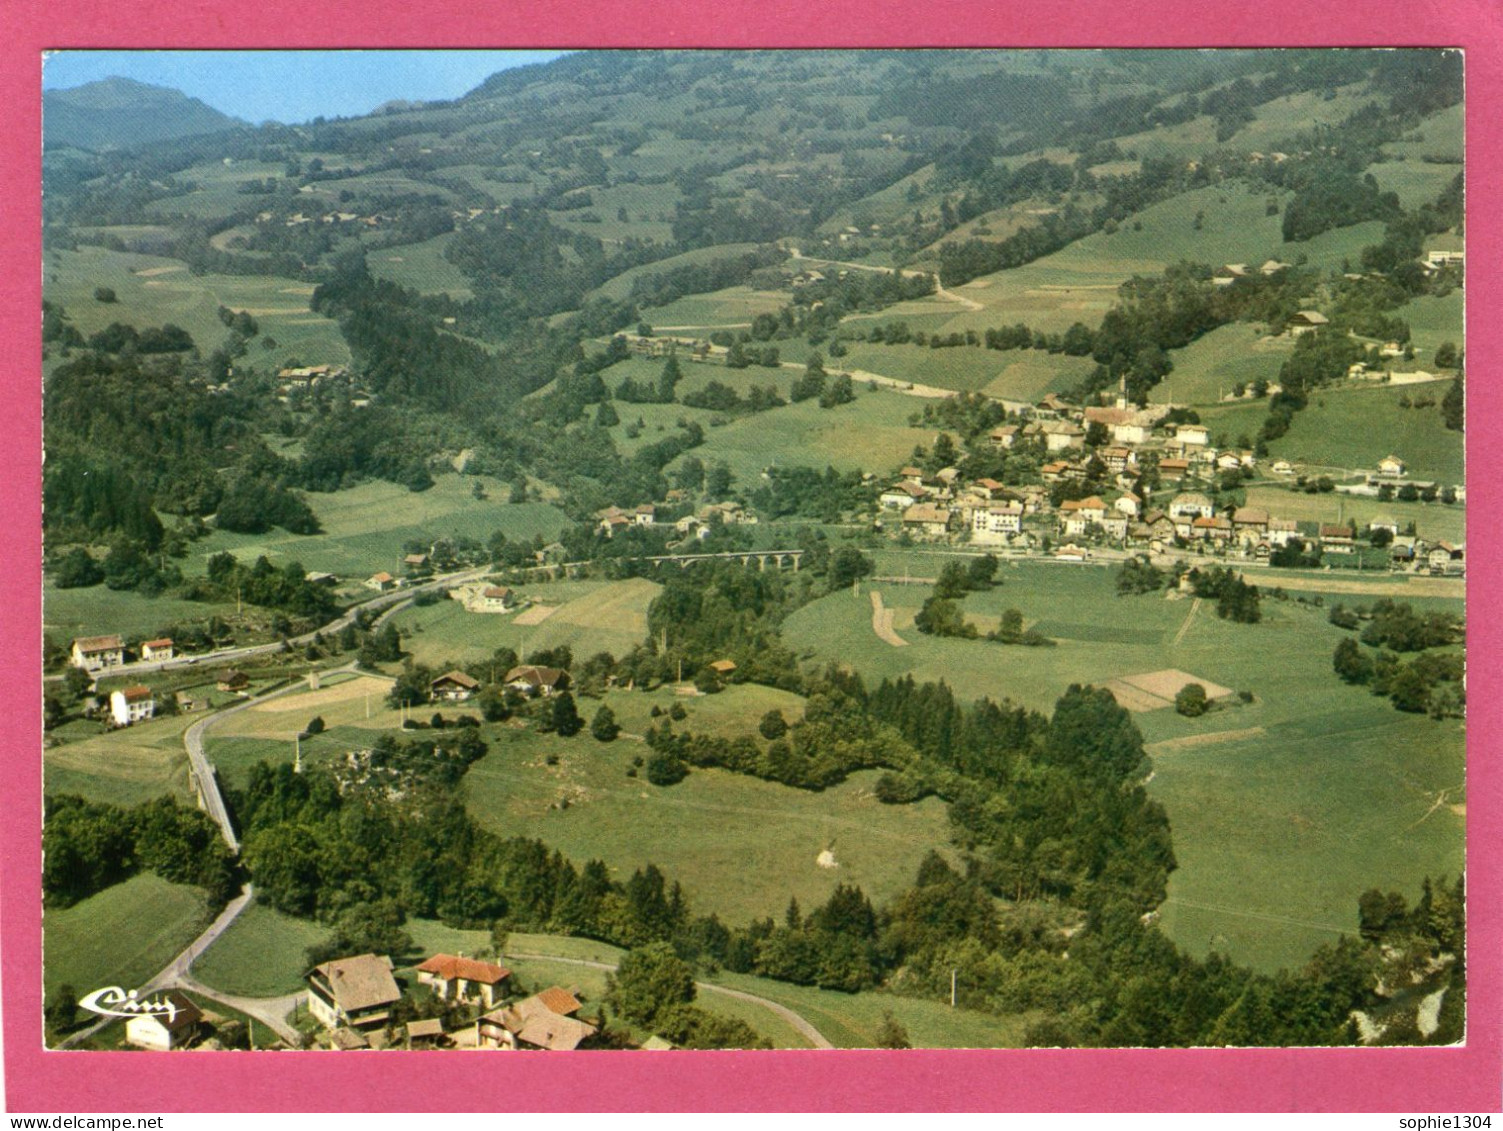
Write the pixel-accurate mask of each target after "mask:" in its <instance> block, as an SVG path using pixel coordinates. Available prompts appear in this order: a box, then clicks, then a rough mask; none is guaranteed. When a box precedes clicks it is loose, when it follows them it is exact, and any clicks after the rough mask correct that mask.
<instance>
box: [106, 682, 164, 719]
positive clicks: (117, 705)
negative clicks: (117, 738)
mask: <svg viewBox="0 0 1503 1131" xmlns="http://www.w3.org/2000/svg"><path fill="white" fill-rule="evenodd" d="M156 713H157V701H156V699H155V698H154V697H153V696H152V693H151V688H149V687H146V686H144V685H141V684H137V685H136V686H135V687H126V688H123V689H122V690H120V691H114V692H111V693H110V719H111V721H113V722H114V724H115V725H116V726H117V727H128V726H130V725H131V724H132V723H138V722H140V721H141V720H142V719H149V718H151V717H152V716H153V715H155V714H156Z"/></svg>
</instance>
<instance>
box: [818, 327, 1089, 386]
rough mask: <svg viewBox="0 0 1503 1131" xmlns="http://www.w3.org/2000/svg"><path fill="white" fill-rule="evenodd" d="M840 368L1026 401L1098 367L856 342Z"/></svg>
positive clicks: (1071, 360) (1048, 358)
mask: <svg viewBox="0 0 1503 1131" xmlns="http://www.w3.org/2000/svg"><path fill="white" fill-rule="evenodd" d="M905 321H907V320H906V319H905ZM911 324H912V323H911V322H910V325H911ZM839 364H840V365H842V366H844V367H846V368H848V369H851V370H861V371H862V372H866V373H876V374H878V375H879V376H882V377H892V378H895V379H896V380H899V381H912V382H914V383H915V384H919V385H934V386H937V387H938V388H941V389H954V390H956V391H957V392H962V391H963V392H984V393H987V394H988V395H990V396H994V397H1005V398H1012V399H1017V400H1028V401H1032V400H1036V399H1038V398H1039V397H1042V396H1043V395H1044V394H1045V393H1051V392H1062V391H1064V390H1065V389H1069V388H1072V387H1073V386H1075V385H1078V384H1080V382H1081V381H1082V380H1083V379H1084V378H1085V377H1086V376H1088V375H1089V374H1090V372H1091V370H1092V368H1094V366H1095V362H1093V361H1092V360H1091V359H1090V358H1088V357H1066V356H1065V355H1064V354H1050V353H1046V352H1043V351H1041V350H1007V351H999V350H989V349H984V348H982V347H979V346H957V347H955V348H953V349H929V348H927V347H925V346H915V345H901V346H889V345H882V344H867V343H865V342H855V343H852V344H851V346H850V352H849V354H848V355H847V356H845V357H843V358H841V359H840V361H839Z"/></svg>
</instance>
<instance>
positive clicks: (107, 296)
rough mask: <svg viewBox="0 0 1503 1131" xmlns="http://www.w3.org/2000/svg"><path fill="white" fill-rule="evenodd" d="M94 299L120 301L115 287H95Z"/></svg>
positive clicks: (98, 300)
mask: <svg viewBox="0 0 1503 1131" xmlns="http://www.w3.org/2000/svg"><path fill="white" fill-rule="evenodd" d="M94 300H95V301H96V302H118V301H119V299H117V298H116V297H115V289H114V288H113V287H95V288H94Z"/></svg>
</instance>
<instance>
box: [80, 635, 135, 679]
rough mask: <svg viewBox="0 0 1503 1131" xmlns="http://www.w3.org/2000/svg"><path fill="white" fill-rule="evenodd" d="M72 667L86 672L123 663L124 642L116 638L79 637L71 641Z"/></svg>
mask: <svg viewBox="0 0 1503 1131" xmlns="http://www.w3.org/2000/svg"><path fill="white" fill-rule="evenodd" d="M72 657H73V660H72V662H73V666H74V667H75V668H82V669H83V670H84V671H86V672H97V671H101V670H103V669H104V668H112V667H116V666H118V665H120V664H123V663H125V641H123V640H121V639H120V637H118V636H81V637H79V638H78V639H77V640H75V641H73V649H72Z"/></svg>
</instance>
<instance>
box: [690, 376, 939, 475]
mask: <svg viewBox="0 0 1503 1131" xmlns="http://www.w3.org/2000/svg"><path fill="white" fill-rule="evenodd" d="M923 406H924V402H923V401H921V400H917V399H915V398H913V397H910V396H908V395H906V394H904V393H897V392H889V391H886V390H879V391H876V392H873V391H870V390H868V389H866V388H865V387H864V386H859V385H858V387H857V392H856V399H855V401H853V402H852V403H851V404H846V405H841V406H839V407H838V408H833V409H823V408H820V407H819V405H818V404H817V403H815V402H814V401H804V402H802V403H801V404H792V405H788V406H786V407H785V408H776V409H772V410H771V411H769V412H761V413H757V414H756V415H755V416H746V417H742V418H741V419H739V420H735V421H733V422H732V423H730V424H728V425H726V426H725V427H723V428H715V429H712V430H710V431H709V432H708V433H707V434H706V436H705V443H704V445H703V446H702V447H699V448H696V449H694V451H693V452H692V453H690V454H692V455H694V456H697V457H698V458H699V459H700V460H702V461H704V463H705V464H706V465H707V466H708V465H710V464H712V463H714V462H717V461H724V462H725V463H726V464H728V465H729V466H730V469H731V473H732V474H733V475H734V476H735V485H736V486H737V487H738V488H739V489H742V490H749V489H751V488H752V487H753V486H755V484H757V483H758V482H759V480H760V478H761V475H762V470H763V469H764V468H766V467H768V466H778V467H800V466H813V467H818V468H821V469H822V468H824V467H826V466H829V467H833V468H835V470H836V471H876V472H878V473H882V472H884V471H885V470H886V469H888V468H897V467H901V466H902V465H903V464H904V463H906V462H907V461H908V458H909V456H910V454H911V453H912V451H913V447H914V445H915V444H929V443H932V442H933V440H934V436H933V433H932V430H931V431H926V430H922V429H915V428H911V427H909V424H908V417H909V416H910V415H912V414H913V413H915V412H919V411H922V409H923ZM671 466H672V465H670V470H671Z"/></svg>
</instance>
